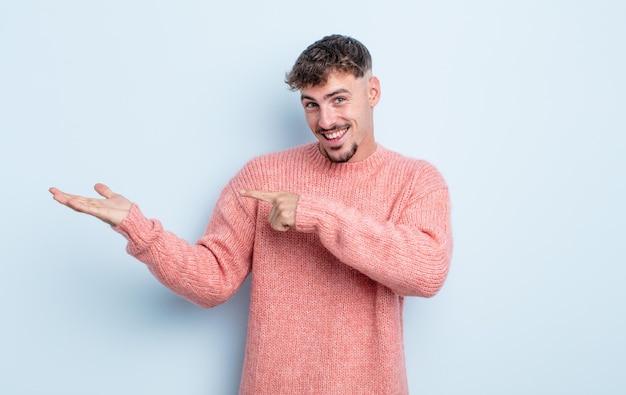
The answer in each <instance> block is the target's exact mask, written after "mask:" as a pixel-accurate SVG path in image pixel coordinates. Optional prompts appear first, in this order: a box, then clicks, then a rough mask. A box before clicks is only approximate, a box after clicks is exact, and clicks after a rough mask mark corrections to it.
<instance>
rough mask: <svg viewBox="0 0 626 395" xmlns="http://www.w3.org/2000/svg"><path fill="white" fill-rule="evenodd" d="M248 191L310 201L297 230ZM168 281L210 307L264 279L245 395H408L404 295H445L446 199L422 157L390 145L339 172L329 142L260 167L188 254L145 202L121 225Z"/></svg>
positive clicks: (223, 200)
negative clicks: (325, 148)
mask: <svg viewBox="0 0 626 395" xmlns="http://www.w3.org/2000/svg"><path fill="white" fill-rule="evenodd" d="M242 189H257V190H262V191H289V192H293V193H298V194H300V200H299V203H298V208H297V211H296V226H295V228H293V229H291V230H289V231H287V232H277V231H275V230H273V229H271V227H270V226H269V223H268V214H269V210H270V207H271V206H270V204H269V203H265V202H259V201H257V200H255V199H250V198H245V197H241V196H240V194H239V191H240V190H242ZM115 229H116V230H117V231H118V232H120V233H121V234H123V235H124V236H125V237H126V238H127V239H128V247H127V250H128V252H129V253H130V254H132V255H133V256H135V257H137V258H138V259H139V260H141V261H143V262H145V263H146V264H147V265H148V267H149V269H150V271H151V272H152V273H153V274H154V275H155V276H156V277H157V278H158V279H159V281H161V282H162V283H163V284H164V285H166V286H167V287H169V288H170V289H172V290H173V291H174V292H176V293H178V294H180V295H182V296H183V297H185V298H187V299H189V300H190V301H192V302H194V303H197V304H198V305H201V306H204V307H212V306H215V305H218V304H220V303H223V302H224V301H226V300H227V299H228V298H229V297H231V296H232V295H233V294H234V293H235V292H236V291H237V289H238V288H239V287H240V285H241V284H242V282H243V281H244V279H245V278H246V276H247V275H248V274H249V273H250V272H252V286H251V302H250V316H249V321H248V322H249V327H248V337H247V345H246V355H245V361H244V367H243V374H242V380H241V387H240V394H246V395H247V394H254V395H264V394H267V395H277V394H298V395H300V394H324V395H331V394H338V395H346V394H352V395H356V394H364V395H384V394H407V393H408V384H407V377H406V368H405V362H404V361H405V358H404V346H403V333H402V305H403V297H404V296H407V295H416V296H424V297H430V296H433V295H435V294H436V293H437V292H438V291H439V290H440V288H441V287H442V285H443V283H444V280H445V278H446V275H447V273H448V267H449V262H450V257H451V253H452V235H451V228H450V203H449V196H448V189H447V187H446V185H445V182H444V180H443V179H442V177H441V175H440V174H439V172H438V171H437V170H436V169H435V168H434V167H433V166H432V165H430V164H428V163H427V162H424V161H419V160H414V159H409V158H405V157H403V156H401V155H399V154H397V153H394V152H392V151H389V150H387V149H386V148H384V147H382V146H378V148H377V150H376V152H375V153H374V154H372V155H371V156H370V157H369V158H367V159H366V160H364V161H361V162H356V163H342V164H337V163H332V162H330V161H328V160H327V159H326V158H325V157H324V156H322V155H321V154H320V152H319V150H318V147H317V144H307V145H304V146H301V147H297V148H294V149H291V150H288V151H285V152H279V153H275V154H271V155H267V156H263V157H259V158H255V159H253V160H251V161H250V162H249V163H248V164H247V165H246V166H245V167H244V168H243V169H242V170H241V171H240V172H239V173H238V174H237V175H236V176H235V177H234V178H233V179H232V180H231V181H230V182H229V183H228V184H227V185H226V187H225V188H224V190H223V191H222V193H221V195H220V198H219V199H218V202H217V204H216V207H215V209H214V212H213V215H212V217H211V220H210V221H209V224H208V226H207V228H206V231H205V233H204V235H203V236H202V237H201V238H200V239H199V240H198V241H197V242H196V243H195V244H189V243H187V242H186V241H184V240H181V239H179V238H177V237H176V236H175V235H174V234H172V233H170V232H167V231H164V230H163V228H162V226H161V224H160V222H158V221H156V220H149V219H147V218H145V217H144V216H143V215H142V213H141V212H140V211H139V208H138V207H137V206H136V205H133V207H132V209H131V213H130V215H129V216H128V217H127V218H126V219H125V220H124V221H123V222H122V223H121V224H120V225H119V226H118V227H117V228H115Z"/></svg>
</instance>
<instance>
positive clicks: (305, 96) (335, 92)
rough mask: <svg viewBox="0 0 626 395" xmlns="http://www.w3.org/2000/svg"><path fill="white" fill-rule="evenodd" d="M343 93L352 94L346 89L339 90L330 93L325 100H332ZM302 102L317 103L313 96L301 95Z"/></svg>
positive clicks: (325, 96)
mask: <svg viewBox="0 0 626 395" xmlns="http://www.w3.org/2000/svg"><path fill="white" fill-rule="evenodd" d="M342 93H350V91H349V90H347V89H345V88H341V89H337V90H336V91H333V92H330V93H329V94H327V95H324V100H327V99H330V98H331V97H333V96H336V95H339V94H342ZM302 100H311V101H315V99H314V98H312V97H311V96H307V95H301V96H300V101H302Z"/></svg>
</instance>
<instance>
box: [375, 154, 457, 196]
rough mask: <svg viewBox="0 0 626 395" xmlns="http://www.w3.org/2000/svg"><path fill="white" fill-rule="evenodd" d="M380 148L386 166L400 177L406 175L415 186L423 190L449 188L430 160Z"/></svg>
mask: <svg viewBox="0 0 626 395" xmlns="http://www.w3.org/2000/svg"><path fill="white" fill-rule="evenodd" d="M379 149H380V150H381V154H383V155H384V158H385V160H384V163H385V167H388V170H389V171H391V172H393V173H394V174H396V175H397V176H398V177H402V176H404V177H405V178H406V179H407V180H406V181H408V182H411V183H413V184H415V188H417V189H419V190H421V191H423V192H429V191H432V190H435V189H440V188H447V185H446V182H445V180H444V178H443V176H442V174H441V172H440V171H439V170H438V169H437V167H436V166H435V165H433V164H432V163H431V162H429V161H428V160H425V159H420V158H413V157H409V156H406V155H404V154H401V153H399V152H396V151H392V150H390V149H387V148H385V147H379Z"/></svg>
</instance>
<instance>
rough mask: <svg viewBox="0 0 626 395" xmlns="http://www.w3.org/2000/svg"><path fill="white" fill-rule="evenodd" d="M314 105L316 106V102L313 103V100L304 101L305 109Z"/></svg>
mask: <svg viewBox="0 0 626 395" xmlns="http://www.w3.org/2000/svg"><path fill="white" fill-rule="evenodd" d="M315 107H317V103H315V102H312V101H310V102H306V103H304V108H306V109H312V108H315Z"/></svg>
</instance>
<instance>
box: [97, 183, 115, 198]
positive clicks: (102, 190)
mask: <svg viewBox="0 0 626 395" xmlns="http://www.w3.org/2000/svg"><path fill="white" fill-rule="evenodd" d="M93 189H95V190H96V192H98V194H99V195H100V196H103V197H105V198H107V199H110V198H112V197H113V196H115V193H114V192H113V191H112V190H111V188H109V187H108V186H106V185H104V184H100V183H98V184H96V185H94V187H93Z"/></svg>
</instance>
